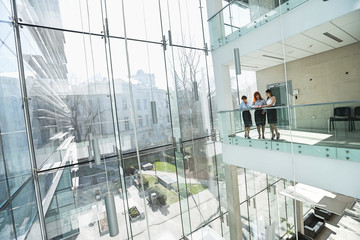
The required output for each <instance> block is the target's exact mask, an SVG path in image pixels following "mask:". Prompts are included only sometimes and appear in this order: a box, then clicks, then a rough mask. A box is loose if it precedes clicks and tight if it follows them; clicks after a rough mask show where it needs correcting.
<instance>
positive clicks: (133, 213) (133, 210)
mask: <svg viewBox="0 0 360 240" xmlns="http://www.w3.org/2000/svg"><path fill="white" fill-rule="evenodd" d="M129 214H130V216H131V218H136V217H137V216H139V215H140V213H139V210H138V209H137V208H136V207H132V208H130V209H129Z"/></svg>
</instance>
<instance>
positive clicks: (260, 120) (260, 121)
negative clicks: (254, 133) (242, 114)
mask: <svg viewBox="0 0 360 240" xmlns="http://www.w3.org/2000/svg"><path fill="white" fill-rule="evenodd" d="M265 120H266V115H265V114H264V112H263V110H256V111H255V123H256V126H265Z"/></svg>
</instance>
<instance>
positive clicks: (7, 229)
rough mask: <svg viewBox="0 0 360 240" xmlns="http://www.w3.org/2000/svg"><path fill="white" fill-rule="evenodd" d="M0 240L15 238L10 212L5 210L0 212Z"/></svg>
mask: <svg viewBox="0 0 360 240" xmlns="http://www.w3.org/2000/svg"><path fill="white" fill-rule="evenodd" d="M0 219H1V222H0V239H4V240H11V239H14V238H15V234H14V230H13V229H14V228H13V224H12V220H11V210H9V208H5V209H3V210H2V211H1V212H0Z"/></svg>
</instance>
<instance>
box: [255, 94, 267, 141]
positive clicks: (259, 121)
mask: <svg viewBox="0 0 360 240" xmlns="http://www.w3.org/2000/svg"><path fill="white" fill-rule="evenodd" d="M264 105H266V102H265V100H264V99H263V98H262V97H261V95H260V93H259V92H255V93H254V102H253V104H252V108H261V107H263V106H264ZM265 120H266V115H265V112H264V111H263V110H262V109H258V110H256V111H255V123H256V128H257V131H258V134H259V139H260V138H261V135H260V129H261V133H262V139H265V136H264V133H265Z"/></svg>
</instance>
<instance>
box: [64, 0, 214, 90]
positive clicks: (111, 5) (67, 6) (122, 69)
mask: <svg viewBox="0 0 360 240" xmlns="http://www.w3.org/2000/svg"><path fill="white" fill-rule="evenodd" d="M87 2H88V6H86V1H72V0H60V1H59V3H60V10H61V13H62V15H61V17H62V27H64V28H69V29H74V30H80V31H89V29H90V31H91V32H94V33H100V32H101V31H102V16H101V5H100V1H93V0H88V1H87ZM179 2H181V3H179ZM203 2H205V1H203ZM179 4H180V5H179ZM168 6H169V9H168ZM106 7H107V10H108V11H107V13H108V19H109V31H110V35H116V36H122V37H123V36H124V27H123V19H122V6H121V1H118V0H107V1H106ZM103 8H105V6H103ZM87 9H89V11H87ZM124 9H125V17H126V31H127V37H128V38H136V39H142V40H149V41H156V42H160V41H161V25H160V13H159V2H158V0H142V1H132V0H124ZM161 9H162V12H161V13H162V18H163V24H164V34H165V35H166V38H168V37H167V35H168V34H167V31H168V30H169V29H170V27H169V22H171V28H172V39H173V42H174V43H176V44H179V45H181V44H186V45H192V46H196V47H199V48H202V47H203V39H202V29H201V21H200V20H201V19H200V10H199V1H194V0H184V1H177V0H176V1H175V0H161ZM179 9H181V10H180V12H181V14H179ZM168 11H170V13H171V14H170V19H169V15H168ZM88 12H89V16H88ZM203 12H204V14H205V16H204V21H205V24H207V21H206V18H207V17H206V9H205V8H204V9H203ZM89 22H90V24H89ZM205 28H207V26H205ZM83 37H84V39H83ZM65 39H66V44H65V52H66V56H67V60H68V64H67V67H68V70H69V75H70V78H73V80H75V79H76V80H77V81H79V82H81V81H82V79H87V78H88V77H91V76H93V75H94V74H95V75H96V74H97V73H99V72H100V73H101V74H103V75H104V76H106V57H105V48H104V40H103V39H100V38H99V37H95V36H92V37H91V44H90V37H89V36H88V35H85V36H81V35H80V34H75V33H65ZM84 41H85V49H84V44H83V42H84ZM110 44H111V49H112V52H111V53H112V56H111V57H112V62H113V73H114V78H115V79H117V78H123V79H126V78H127V65H126V54H125V47H124V41H123V40H119V39H111V42H110ZM80 49H81V50H82V53H81V54H80ZM128 50H129V61H130V70H131V75H135V74H136V72H137V70H139V69H142V70H144V71H145V72H150V73H154V74H155V77H156V80H155V84H156V86H157V87H159V88H162V89H165V88H166V82H165V78H166V76H165V68H164V64H163V62H164V56H163V50H162V46H161V45H159V44H146V43H141V42H135V41H128ZM84 51H86V56H85V54H84ZM91 51H93V52H92V53H91ZM170 52H171V51H170V48H169V47H168V51H166V58H167V60H168V61H170V60H171V55H170ZM85 58H86V59H87V61H86V62H87V67H88V74H86V70H84V67H86V66H84V61H85ZM92 59H94V60H92ZM92 61H94V68H95V71H93V62H92ZM168 67H170V62H169V63H168ZM93 73H94V74H93ZM169 77H171V76H169Z"/></svg>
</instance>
